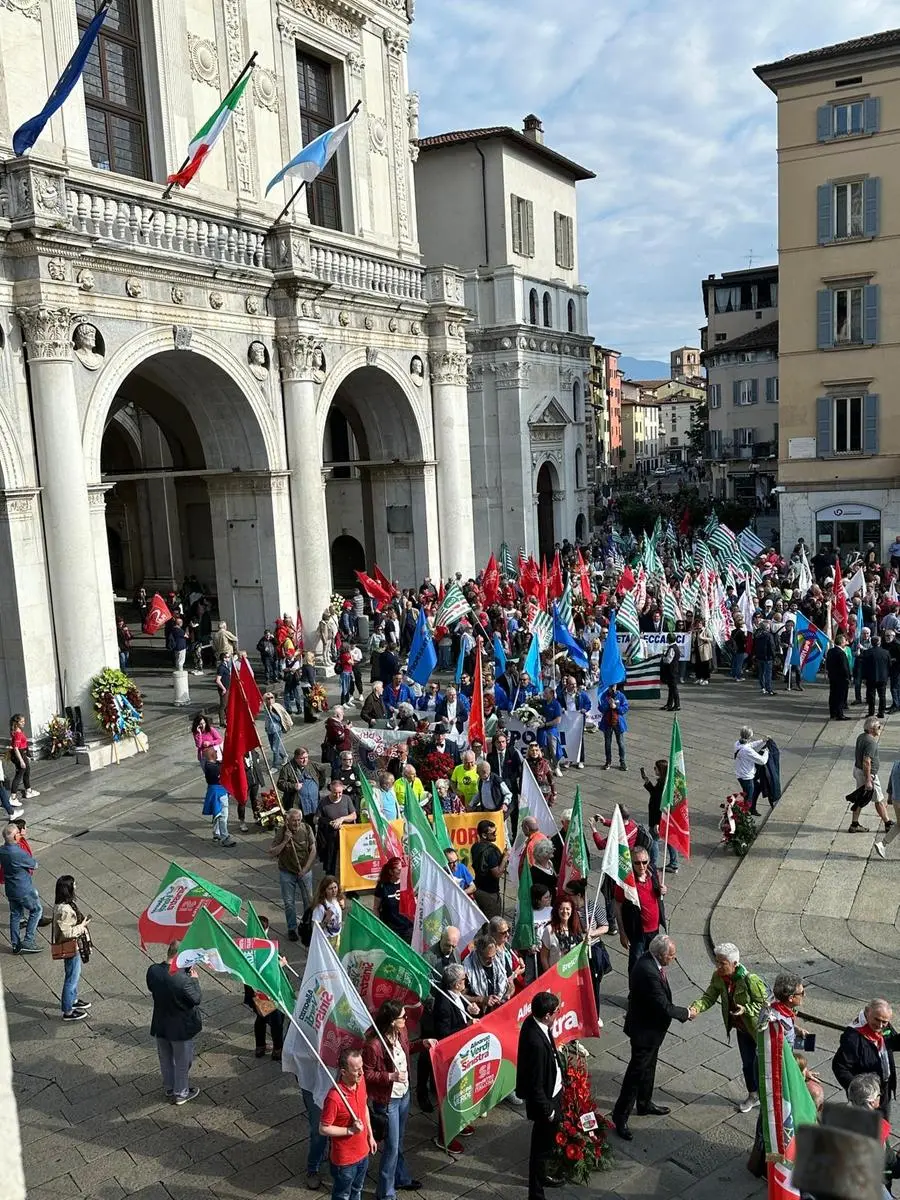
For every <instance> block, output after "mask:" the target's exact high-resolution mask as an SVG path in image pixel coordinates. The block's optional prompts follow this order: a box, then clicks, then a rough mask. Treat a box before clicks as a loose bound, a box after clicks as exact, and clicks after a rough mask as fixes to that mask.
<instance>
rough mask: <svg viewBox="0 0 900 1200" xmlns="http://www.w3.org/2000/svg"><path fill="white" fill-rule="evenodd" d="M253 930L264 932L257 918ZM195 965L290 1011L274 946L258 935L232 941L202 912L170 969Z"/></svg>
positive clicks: (288, 991)
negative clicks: (231, 978)
mask: <svg viewBox="0 0 900 1200" xmlns="http://www.w3.org/2000/svg"><path fill="white" fill-rule="evenodd" d="M254 916H255V914H254ZM254 928H256V929H258V931H260V932H262V933H264V932H265V931H264V930H262V926H261V925H259V922H258V918H257V919H256V924H255V925H254ZM198 964H201V965H202V966H205V967H209V969H210V970H211V971H217V972H219V973H220V974H227V975H234V976H235V978H237V979H239V980H240V981H241V983H244V984H246V985H247V987H251V988H253V990H254V992H262V993H264V995H266V996H268V997H269V998H270V1000H271V1001H272V1003H273V1004H276V1005H278V1007H279V1008H280V1009H282V1011H284V1012H287V1013H289V1012H291V1010H292V1009H293V1007H294V990H293V988H292V987H291V985H290V984H289V983H288V981H287V979H286V978H285V976H284V972H283V971H282V970H281V967H280V965H279V963H278V944H277V943H276V942H273V941H272V940H271V939H270V938H269V937H268V936H262V937H261V936H259V934H258V933H257V935H256V936H249V935H248V936H247V937H242V938H237V939H232V938H231V937H230V936H229V934H228V931H227V930H226V929H223V927H222V926H221V925H220V924H219V922H218V921H217V920H216V918H215V917H214V916H212V915H211V914H210V912H209V910H208V909H205V908H201V909H200V910H199V911H198V913H197V915H196V916H195V917H194V919H193V921H191V925H190V928H189V929H188V931H187V933H186V934H185V935H184V937H183V938H182V939H181V944H180V946H179V948H178V954H177V956H176V958H175V961H174V964H173V965H174V966H175V967H176V968H177V967H185V968H188V967H194V966H197V965H198Z"/></svg>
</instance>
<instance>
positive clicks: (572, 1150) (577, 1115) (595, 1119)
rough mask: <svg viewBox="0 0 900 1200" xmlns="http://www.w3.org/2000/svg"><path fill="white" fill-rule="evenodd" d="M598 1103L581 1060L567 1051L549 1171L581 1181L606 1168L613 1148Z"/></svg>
mask: <svg viewBox="0 0 900 1200" xmlns="http://www.w3.org/2000/svg"><path fill="white" fill-rule="evenodd" d="M598 1109H599V1104H598V1102H597V1099H596V1097H595V1096H594V1095H593V1093H592V1092H591V1080H590V1076H589V1075H588V1071H587V1067H586V1066H585V1065H584V1063H583V1062H582V1061H581V1059H579V1058H576V1057H575V1056H573V1055H571V1054H569V1055H568V1056H567V1059H566V1066H565V1077H564V1080H563V1090H562V1113H561V1120H560V1122H559V1127H558V1129H557V1133H556V1137H555V1138H554V1144H553V1149H552V1153H551V1156H550V1163H549V1166H550V1171H551V1173H552V1174H553V1175H555V1176H556V1177H557V1178H558V1179H564V1180H566V1182H568V1183H577V1184H584V1183H587V1182H588V1181H589V1180H590V1177H591V1175H593V1173H594V1172H595V1171H608V1170H609V1168H610V1167H611V1166H612V1150H611V1147H610V1145H609V1142H608V1140H607V1132H608V1129H609V1123H608V1122H607V1121H606V1120H605V1119H604V1118H603V1117H601V1116H599V1115H598Z"/></svg>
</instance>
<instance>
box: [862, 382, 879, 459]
mask: <svg viewBox="0 0 900 1200" xmlns="http://www.w3.org/2000/svg"><path fill="white" fill-rule="evenodd" d="M877 453H878V396H877V395H876V394H875V393H874V392H868V393H867V394H866V395H865V396H863V454H877Z"/></svg>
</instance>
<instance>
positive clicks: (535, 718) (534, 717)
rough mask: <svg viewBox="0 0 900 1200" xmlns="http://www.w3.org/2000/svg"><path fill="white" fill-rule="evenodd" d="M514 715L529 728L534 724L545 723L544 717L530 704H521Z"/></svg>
mask: <svg viewBox="0 0 900 1200" xmlns="http://www.w3.org/2000/svg"><path fill="white" fill-rule="evenodd" d="M512 715H513V716H514V717H515V719H516V720H517V721H521V722H522V724H523V725H527V726H528V727H529V728H531V727H532V726H534V725H543V723H544V718H543V717H542V716H541V714H540V713H539V712H538V711H537V709H536V708H532V707H531V705H530V704H520V705H519V707H518V708H517V709H516V710H515V711H514V712H513V714H512Z"/></svg>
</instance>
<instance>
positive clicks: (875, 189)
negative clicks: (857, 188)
mask: <svg viewBox="0 0 900 1200" xmlns="http://www.w3.org/2000/svg"><path fill="white" fill-rule="evenodd" d="M880 207H881V180H880V179H878V178H875V179H864V180H863V233H864V234H865V235H866V237H878V217H879V209H880Z"/></svg>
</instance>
